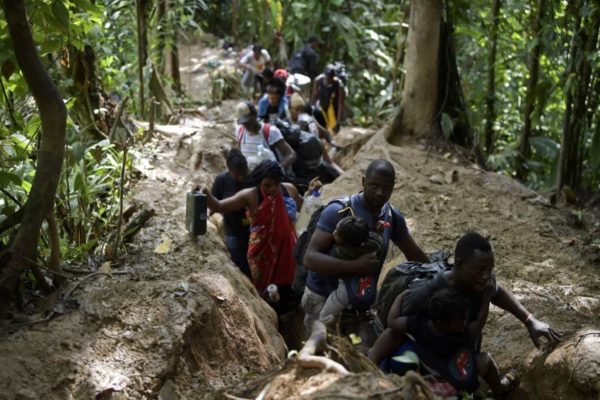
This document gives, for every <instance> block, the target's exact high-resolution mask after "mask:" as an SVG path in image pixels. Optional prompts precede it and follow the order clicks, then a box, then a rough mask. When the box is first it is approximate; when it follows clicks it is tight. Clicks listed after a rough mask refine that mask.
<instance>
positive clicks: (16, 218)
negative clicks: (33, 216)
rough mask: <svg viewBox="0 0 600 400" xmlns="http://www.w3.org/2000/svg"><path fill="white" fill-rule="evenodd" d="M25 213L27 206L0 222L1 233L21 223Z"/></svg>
mask: <svg viewBox="0 0 600 400" xmlns="http://www.w3.org/2000/svg"><path fill="white" fill-rule="evenodd" d="M24 213H25V208H23V207H21V208H19V209H18V210H17V211H15V212H14V213H12V214H10V215H9V216H8V217H7V218H6V219H5V220H4V221H2V222H1V223H0V233H3V232H4V231H7V230H9V229H10V228H12V227H13V226H15V225H18V224H20V223H21V219H23V214H24Z"/></svg>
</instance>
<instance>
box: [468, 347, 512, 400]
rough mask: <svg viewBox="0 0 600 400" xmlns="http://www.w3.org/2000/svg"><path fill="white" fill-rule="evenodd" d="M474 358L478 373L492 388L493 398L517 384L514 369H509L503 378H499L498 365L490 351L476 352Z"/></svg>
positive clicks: (500, 395) (502, 394)
mask: <svg viewBox="0 0 600 400" xmlns="http://www.w3.org/2000/svg"><path fill="white" fill-rule="evenodd" d="M476 359H477V367H478V368H479V375H480V376H481V377H482V378H483V380H484V381H485V383H487V385H488V386H489V387H490V389H491V390H492V394H493V395H494V398H496V399H501V398H503V397H504V396H505V395H506V394H508V393H509V392H510V391H512V390H513V389H514V388H515V387H516V386H517V385H518V379H517V376H516V371H515V370H511V371H509V373H507V374H506V375H505V376H504V377H503V378H500V372H499V371H498V366H497V365H496V362H495V361H494V359H493V357H492V356H491V354H490V353H487V352H481V353H479V354H477V356H476Z"/></svg>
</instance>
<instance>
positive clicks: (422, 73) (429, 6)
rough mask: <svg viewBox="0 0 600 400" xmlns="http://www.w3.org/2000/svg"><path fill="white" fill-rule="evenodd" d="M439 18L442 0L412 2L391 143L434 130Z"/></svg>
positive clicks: (390, 131) (391, 126)
mask: <svg viewBox="0 0 600 400" xmlns="http://www.w3.org/2000/svg"><path fill="white" fill-rule="evenodd" d="M441 19H442V1H441V0H418V1H417V0H413V1H412V2H411V7H410V18H409V25H410V26H409V28H408V44H407V47H408V49H407V52H406V59H405V70H406V77H405V81H404V90H403V92H402V102H401V103H400V108H399V110H398V111H397V113H396V115H395V117H394V119H393V121H392V123H391V125H390V126H389V128H388V131H387V135H386V136H387V138H388V140H390V141H391V142H392V143H397V142H400V141H401V137H402V136H411V137H419V138H420V137H427V136H430V135H431V133H432V129H437V127H436V126H437V122H436V121H435V116H436V113H437V107H438V69H439V60H438V57H439V43H440V26H441Z"/></svg>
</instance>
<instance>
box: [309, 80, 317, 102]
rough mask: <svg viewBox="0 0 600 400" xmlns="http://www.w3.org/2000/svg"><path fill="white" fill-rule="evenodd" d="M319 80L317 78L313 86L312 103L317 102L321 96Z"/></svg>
mask: <svg viewBox="0 0 600 400" xmlns="http://www.w3.org/2000/svg"><path fill="white" fill-rule="evenodd" d="M318 82H319V79H315V81H314V82H313V88H312V95H311V96H310V103H311V104H315V103H316V102H317V98H318V97H319V93H318V87H319V85H318Z"/></svg>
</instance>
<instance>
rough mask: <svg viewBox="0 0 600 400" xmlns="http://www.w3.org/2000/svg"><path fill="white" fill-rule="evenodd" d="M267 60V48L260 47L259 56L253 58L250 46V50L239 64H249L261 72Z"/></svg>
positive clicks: (268, 57)
mask: <svg viewBox="0 0 600 400" xmlns="http://www.w3.org/2000/svg"><path fill="white" fill-rule="evenodd" d="M269 61H271V56H270V55H269V52H268V51H267V49H262V50H261V51H260V57H258V60H257V59H256V58H254V52H253V51H252V48H250V51H249V52H247V53H246V54H245V55H244V56H243V57H242V59H241V60H240V64H249V65H251V66H253V67H254V68H256V70H257V71H258V73H261V72H262V70H263V69H265V66H266V65H267V63H268V62H269Z"/></svg>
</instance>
